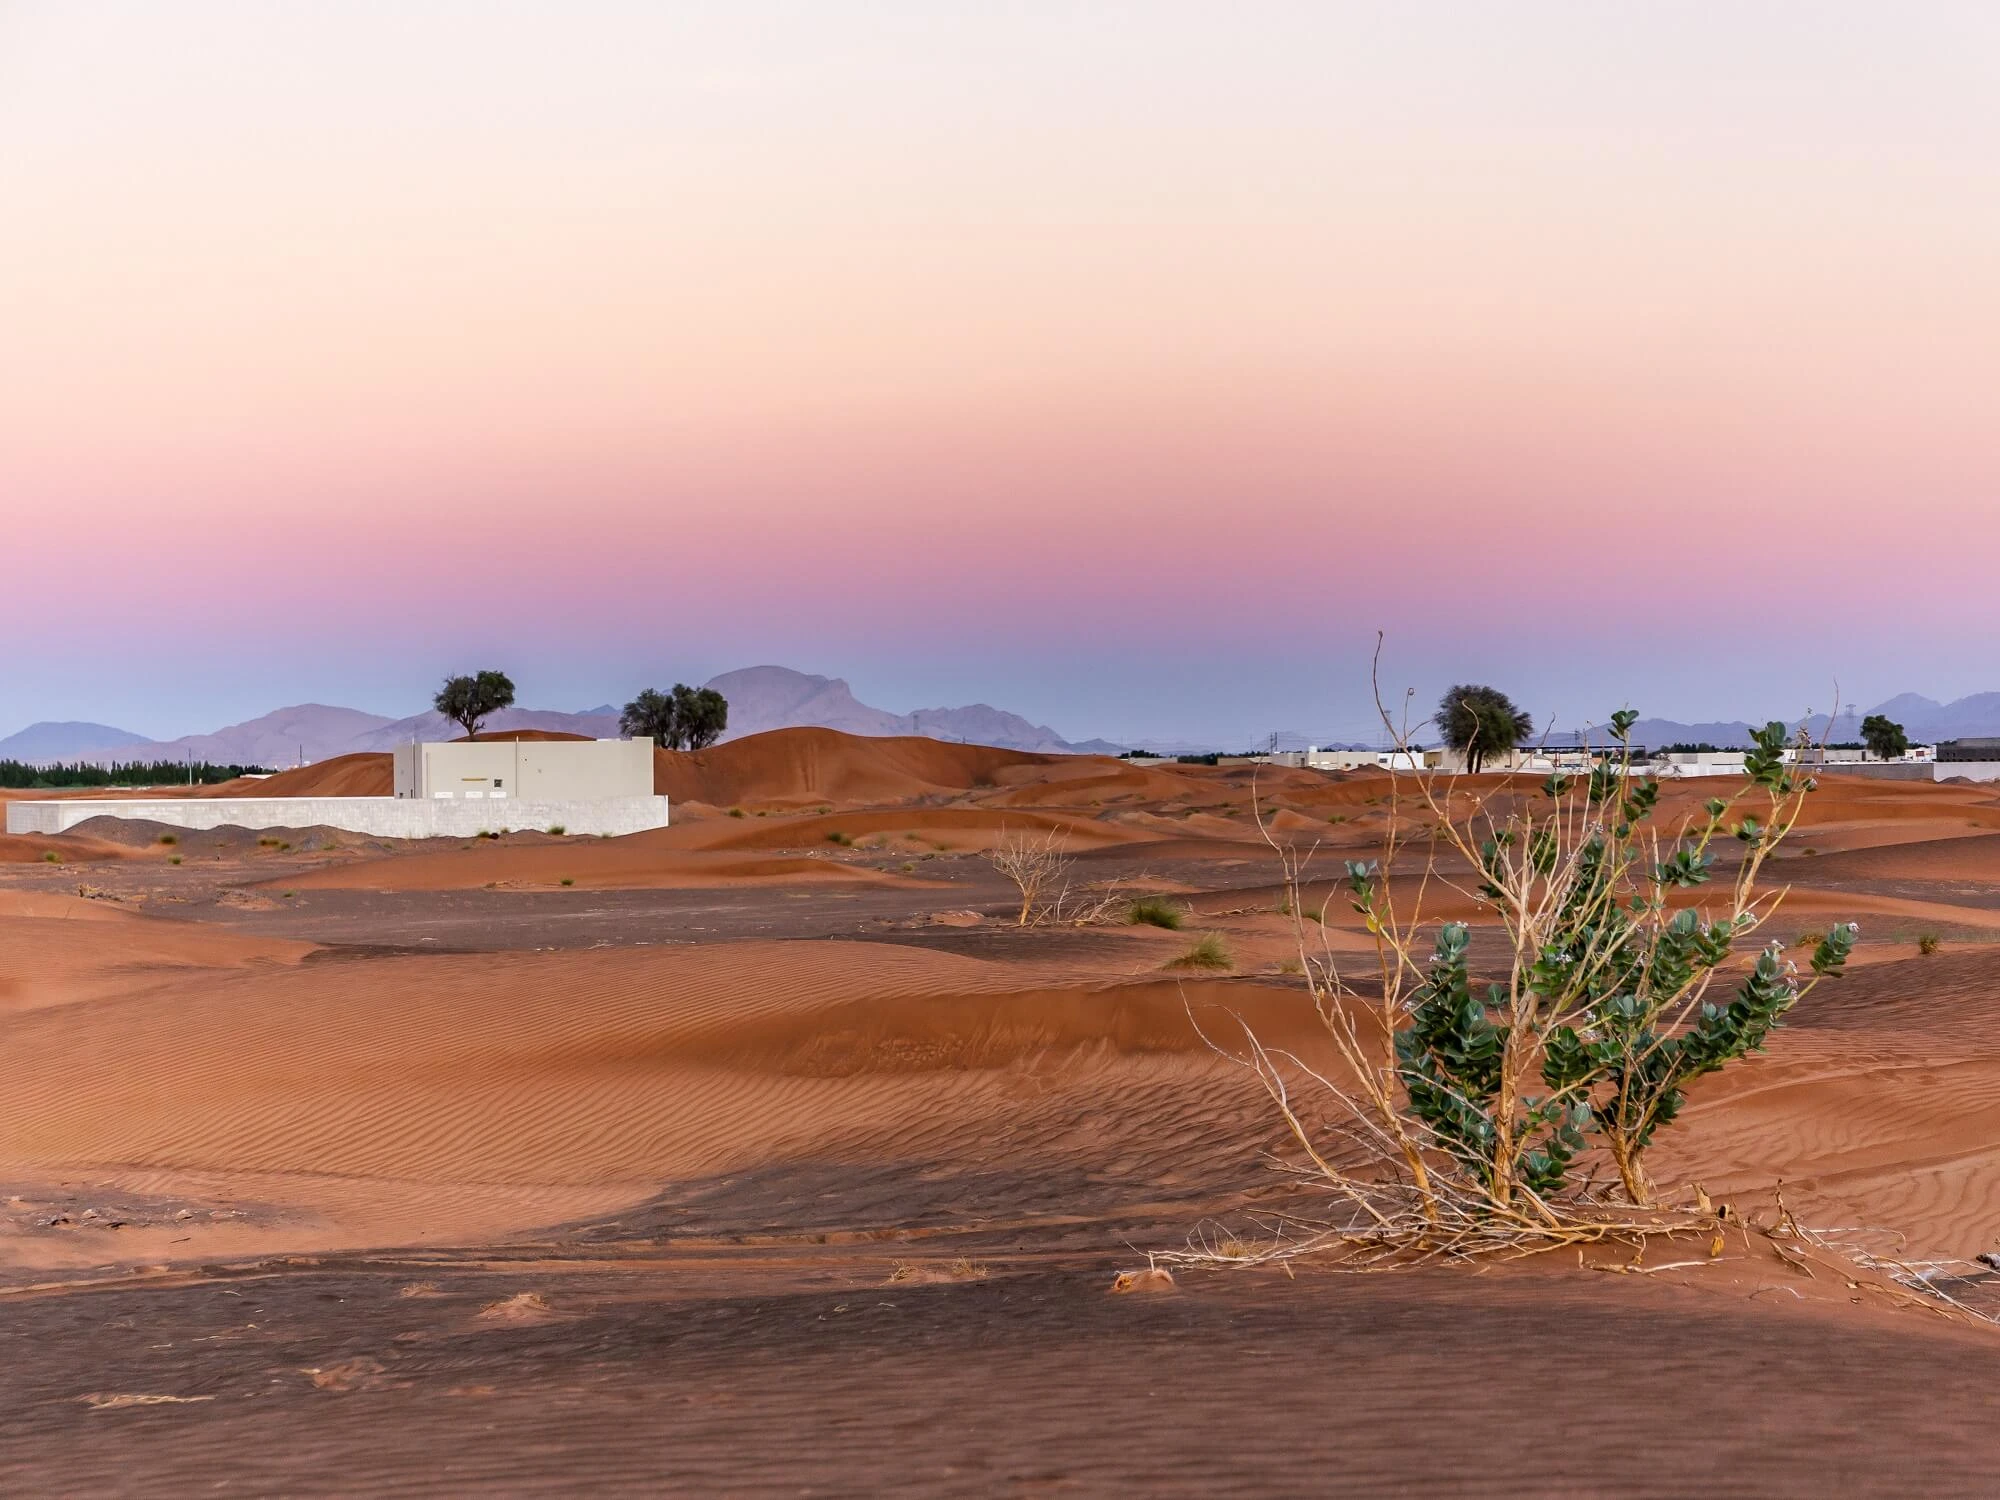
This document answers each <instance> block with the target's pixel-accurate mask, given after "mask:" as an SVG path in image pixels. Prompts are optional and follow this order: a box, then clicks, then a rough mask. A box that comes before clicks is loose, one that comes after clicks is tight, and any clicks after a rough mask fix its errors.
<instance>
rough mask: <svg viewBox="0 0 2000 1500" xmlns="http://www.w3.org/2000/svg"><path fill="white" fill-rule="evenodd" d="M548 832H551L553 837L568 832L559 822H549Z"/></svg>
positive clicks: (558, 836)
mask: <svg viewBox="0 0 2000 1500" xmlns="http://www.w3.org/2000/svg"><path fill="white" fill-rule="evenodd" d="M549 832H550V833H551V834H553V835H554V836H555V837H557V838H561V837H562V836H563V835H564V834H565V833H568V832H569V830H568V829H567V828H565V827H564V826H563V825H562V824H560V823H551V824H549Z"/></svg>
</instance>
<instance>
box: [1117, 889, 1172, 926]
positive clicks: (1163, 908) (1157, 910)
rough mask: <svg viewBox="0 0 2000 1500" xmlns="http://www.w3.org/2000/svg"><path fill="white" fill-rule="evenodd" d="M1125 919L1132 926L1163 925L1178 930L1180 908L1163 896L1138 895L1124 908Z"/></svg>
mask: <svg viewBox="0 0 2000 1500" xmlns="http://www.w3.org/2000/svg"><path fill="white" fill-rule="evenodd" d="M1125 920H1126V921H1127V922H1128V923H1130V924H1131V925H1132V926H1134V927H1141V926H1143V927H1164V928H1166V929H1167V930H1168V931H1169V932H1179V931H1180V927H1181V909H1180V908H1179V907H1178V906H1175V905H1174V904H1173V902H1171V901H1169V900H1167V898H1166V897H1164V896H1140V897H1138V898H1137V899H1136V900H1134V901H1133V903H1132V904H1131V905H1130V906H1128V907H1126V908H1125Z"/></svg>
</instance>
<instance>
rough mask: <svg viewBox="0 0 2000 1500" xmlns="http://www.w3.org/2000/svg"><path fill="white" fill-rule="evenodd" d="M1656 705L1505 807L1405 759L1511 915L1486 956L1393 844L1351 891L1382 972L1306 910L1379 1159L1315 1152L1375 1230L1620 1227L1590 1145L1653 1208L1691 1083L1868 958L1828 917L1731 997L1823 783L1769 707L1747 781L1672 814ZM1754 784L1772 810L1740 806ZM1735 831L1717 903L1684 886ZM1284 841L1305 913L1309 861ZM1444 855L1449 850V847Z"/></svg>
mask: <svg viewBox="0 0 2000 1500" xmlns="http://www.w3.org/2000/svg"><path fill="white" fill-rule="evenodd" d="M1636 718H1637V715H1636V714H1635V713H1633V712H1632V711H1630V710H1623V711H1621V712H1620V713H1618V714H1615V715H1613V716H1612V728H1613V731H1614V734H1615V735H1616V737H1617V743H1618V746H1619V749H1618V750H1617V752H1616V753H1614V754H1613V755H1611V756H1609V757H1608V758H1606V759H1605V760H1603V761H1602V762H1600V763H1599V764H1598V765H1597V766H1596V768H1595V769H1594V770H1592V771H1591V773H1590V774H1589V775H1587V776H1565V775H1556V776H1551V777H1550V778H1549V779H1548V780H1547V781H1546V782H1545V783H1544V784H1543V786H1542V789H1541V795H1540V797H1539V798H1535V797H1532V796H1530V797H1525V798H1520V799H1518V800H1513V801H1510V802H1509V803H1508V804H1506V805H1502V806H1498V807H1495V806H1494V805H1493V804H1491V803H1489V802H1486V801H1484V800H1483V799H1482V798H1481V797H1480V796H1479V795H1478V794H1467V793H1464V792H1457V793H1455V792H1454V785H1455V782H1456V778H1454V777H1438V778H1431V777H1424V776H1413V777H1409V778H1407V779H1406V778H1398V780H1397V782H1396V792H1395V795H1396V797H1397V798H1399V799H1403V798H1411V799H1412V800H1416V801H1419V802H1421V804H1422V808H1421V809H1420V810H1421V811H1427V812H1428V813H1429V815H1430V819H1431V824H1432V827H1431V830H1430V833H1429V837H1430V839H1431V840H1432V843H1433V856H1435V855H1436V854H1437V853H1439V852H1440V850H1441V851H1442V852H1445V853H1449V854H1451V855H1454V856H1456V857H1457V858H1460V859H1462V860H1464V861H1465V862H1466V863H1468V864H1469V865H1470V866H1471V867H1472V870H1473V872H1474V875H1473V880H1474V882H1475V884H1476V890H1477V894H1478V896H1479V897H1480V898H1481V899H1482V901H1483V902H1484V903H1485V904H1486V905H1487V906H1488V907H1489V908H1490V909H1491V910H1492V912H1493V913H1494V918H1495V919H1496V920H1497V923H1498V926H1497V928H1490V929H1488V932H1489V933H1490V937H1489V939H1487V940H1490V941H1492V942H1493V943H1494V944H1495V947H1496V951H1495V952H1493V953H1492V954H1490V955H1488V961H1487V962H1485V963H1480V962H1477V961H1476V958H1475V954H1474V934H1473V931H1472V929H1471V928H1470V927H1468V926H1467V925H1466V924H1465V923H1463V922H1460V921H1448V922H1443V923H1439V922H1437V921H1436V920H1435V919H1426V918H1425V917H1424V915H1423V913H1422V912H1421V911H1420V910H1417V911H1412V910H1410V909H1409V907H1408V905H1407V904H1406V903H1398V902H1396V901H1392V900H1391V898H1390V890H1391V883H1392V879H1393V872H1392V870H1391V869H1390V868H1388V867H1387V866H1388V861H1387V860H1385V862H1384V864H1383V865H1376V864H1369V863H1363V862H1359V861H1350V862H1349V863H1348V865H1347V894H1348V899H1349V901H1350V903H1351V905H1352V906H1353V909H1354V910H1355V912H1356V913H1358V914H1359V915H1360V916H1361V918H1362V919H1363V923H1364V925H1365V927H1366V929H1367V931H1368V932H1369V933H1370V934H1371V935H1372V936H1373V937H1374V938H1375V939H1376V940H1377V944H1378V964H1379V967H1378V969H1377V972H1376V974H1375V976H1374V978H1373V979H1372V980H1371V982H1370V984H1369V985H1368V987H1367V989H1366V990H1365V991H1364V990H1360V989H1357V988H1356V987H1355V986H1353V985H1351V984H1350V983H1349V982H1348V981H1347V980H1346V979H1345V978H1344V977H1343V976H1342V974H1341V972H1340V970H1339V967H1338V964H1337V962H1336V960H1335V956H1334V953H1333V951H1332V950H1331V949H1330V948H1328V947H1325V946H1324V945H1322V949H1321V953H1320V955H1319V956H1316V957H1315V956H1312V955H1311V954H1310V953H1309V950H1308V945H1307V942H1306V936H1305V934H1306V928H1305V925H1304V922H1303V919H1300V920H1299V921H1298V923H1297V934H1298V941H1299V952H1300V956H1301V959H1302V961H1303V962H1304V967H1305V968H1306V970H1307V974H1308V981H1309V985H1310V988H1311V990H1312V993H1313V997H1314V1000H1315V1002H1316V1007H1317V1009H1318V1011H1319V1013H1320V1016H1321V1019H1322V1020H1323V1021H1324V1022H1325V1024H1326V1026H1327V1029H1328V1031H1329V1033H1330V1034H1331V1036H1332V1039H1333V1041H1334V1043H1335V1045H1336V1047H1337V1049H1338V1050H1339V1052H1340V1053H1341V1055H1342V1057H1343V1059H1344V1060H1345V1062H1346V1063H1347V1065H1348V1067H1349V1069H1351V1071H1352V1073H1353V1075H1354V1077H1355V1078H1356V1080H1357V1085H1356V1087H1355V1089H1354V1090H1353V1091H1352V1092H1350V1093H1347V1094H1346V1095H1345V1096H1344V1099H1343V1101H1342V1103H1341V1109H1342V1110H1343V1111H1348V1112H1349V1113H1347V1114H1345V1116H1344V1117H1345V1118H1347V1119H1348V1120H1350V1121H1351V1128H1350V1130H1349V1131H1348V1134H1349V1137H1350V1139H1351V1140H1352V1141H1354V1142H1356V1143H1358V1144H1360V1145H1361V1146H1362V1147H1363V1149H1364V1150H1365V1151H1366V1153H1367V1155H1368V1157H1369V1159H1372V1160H1373V1161H1374V1162H1375V1163H1376V1166H1377V1168H1378V1171H1376V1172H1374V1173H1370V1174H1364V1175H1362V1176H1356V1175H1353V1174H1351V1173H1350V1172H1349V1171H1347V1170H1346V1169H1344V1168H1341V1167H1337V1166H1334V1165H1331V1163H1332V1161H1333V1160H1334V1159H1335V1157H1336V1155H1337V1153H1331V1152H1327V1151H1316V1152H1315V1155H1314V1162H1315V1166H1316V1168H1317V1169H1318V1170H1319V1171H1320V1172H1321V1173H1322V1175H1323V1176H1324V1177H1326V1178H1328V1179H1330V1180H1331V1182H1332V1184H1333V1186H1334V1187H1335V1188H1336V1190H1337V1191H1338V1193H1339V1195H1340V1197H1341V1200H1342V1201H1343V1202H1344V1203H1346V1204H1347V1205H1349V1207H1350V1208H1355V1206H1357V1205H1365V1206H1366V1208H1367V1216H1365V1217H1367V1222H1366V1223H1365V1224H1364V1225H1362V1226H1361V1227H1360V1228H1359V1229H1357V1231H1356V1232H1357V1233H1358V1234H1361V1235H1363V1236H1370V1235H1372V1236H1374V1237H1375V1239H1376V1242H1379V1243H1392V1244H1401V1245H1403V1246H1405V1247H1408V1246H1411V1245H1416V1246H1422V1245H1425V1244H1435V1243H1438V1242H1439V1239H1438V1237H1439V1236H1446V1237H1448V1236H1450V1235H1453V1234H1462V1235H1463V1236H1465V1238H1464V1239H1463V1240H1462V1241H1461V1242H1460V1243H1461V1246H1462V1247H1463V1246H1469V1245H1471V1244H1474V1243H1478V1242H1480V1240H1479V1237H1480V1236H1481V1235H1483V1234H1488V1233H1491V1234H1493V1235H1497V1236H1501V1237H1503V1238H1502V1239H1501V1241H1500V1242H1503V1243H1515V1244H1518V1243H1520V1236H1523V1235H1525V1236H1529V1237H1533V1236H1534V1235H1537V1234H1548V1235H1558V1234H1560V1233H1562V1232H1564V1229H1565V1226H1569V1225H1575V1224H1577V1223H1580V1222H1586V1221H1588V1222H1594V1223H1600V1224H1601V1223H1602V1222H1604V1220H1603V1211H1602V1210H1601V1209H1599V1208H1597V1207H1595V1206H1593V1204H1591V1203H1590V1202H1587V1201H1585V1200H1583V1199H1582V1198H1580V1197H1579V1196H1578V1195H1577V1191H1578V1190H1577V1189H1576V1187H1575V1180H1576V1177H1577V1175H1578V1165H1579V1163H1580V1162H1581V1161H1582V1160H1583V1159H1584V1158H1585V1157H1586V1156H1589V1155H1592V1154H1596V1155H1598V1156H1599V1157H1600V1159H1602V1158H1608V1160H1609V1164H1610V1165H1611V1166H1612V1167H1613V1168H1614V1169H1615V1171H1616V1173H1617V1179H1618V1182H1619V1183H1620V1185H1621V1186H1622V1187H1623V1189H1624V1192H1625V1195H1626V1196H1627V1197H1628V1198H1629V1199H1630V1200H1631V1202H1632V1203H1633V1204H1634V1205H1635V1206H1638V1207H1641V1208H1646V1207H1649V1206H1650V1204H1651V1185H1650V1183H1649V1181H1648V1179H1647V1177H1646V1173H1645V1170H1644V1165H1643V1157H1644V1154H1645V1152H1646V1150H1647V1149H1648V1147H1649V1146H1650V1145H1651V1144H1652V1142H1653V1140H1654V1138H1655V1136H1656V1134H1657V1132H1658V1131H1659V1130H1660V1129H1661V1128H1663V1127H1665V1126H1668V1125H1670V1124H1672V1123H1673V1122H1674V1120H1675V1119H1677V1118H1678V1116H1679V1113H1680V1110H1681V1108H1682V1105H1683V1103H1684V1101H1685V1091H1686V1088H1687V1085H1688V1084H1689V1083H1690V1082H1691V1081H1693V1080H1694V1079H1696V1078H1699V1077H1701V1076H1703V1075H1704V1074H1707V1073H1711V1072H1714V1071H1715V1070H1717V1069H1719V1068H1722V1067H1724V1066H1726V1065H1727V1064H1728V1063H1730V1062H1732V1061H1735V1060H1736V1059H1738V1058H1741V1057H1743V1056H1745V1055H1747V1054H1748V1053H1750V1052H1753V1051H1757V1050H1760V1049H1761V1048H1762V1047H1763V1046H1764V1044H1765V1041H1766V1040H1767V1038H1768V1037H1769V1036H1770V1034H1771V1032H1772V1031H1773V1030H1774V1029H1775V1028H1776V1027H1777V1026H1778V1025H1779V1024H1780V1021H1781V1019H1782V1017H1783V1016H1784V1014H1785V1013H1786V1012H1787V1011H1788V1010H1789V1009H1790V1008H1791V1007H1792V1006H1793V1005H1794V1004H1796V1003H1797V1002H1798V1001H1799V999H1800V998H1801V997H1802V996H1803V995H1805V994H1806V993H1807V992H1809V991H1810V990H1811V989H1812V987H1813V985H1815V984H1816V983H1818V982H1819V980H1820V979H1822V978H1827V977H1832V976H1836V975H1838V974H1840V973H1841V971H1842V969H1843V966H1844V965H1845V963H1846V962H1847V959H1848V957H1849V955H1850V954H1851V953H1852V951H1853V946H1854V941H1855V937H1856V933H1857V929H1856V928H1855V927H1854V925H1853V924H1851V923H1848V924H1841V925H1838V926H1835V927H1833V928H1831V929H1829V930H1827V931H1825V932H1821V933H1812V934H1808V935H1807V936H1808V937H1809V938H1810V939H1811V956H1810V958H1809V960H1808V961H1807V962H1808V967H1809V970H1810V973H1809V975H1808V976H1807V977H1804V978H1802V977H1801V976H1800V975H1799V974H1798V973H1797V972H1796V970H1795V967H1794V965H1793V964H1791V963H1790V962H1788V961H1787V960H1786V958H1785V956H1784V946H1783V945H1782V944H1779V943H1775V942H1772V943H1768V944H1767V945H1766V946H1765V947H1764V949H1763V950H1762V952H1761V953H1760V954H1759V955H1758V956H1757V958H1756V960H1755V961H1754V963H1753V965H1752V967H1751V969H1750V971H1749V973H1748V975H1747V976H1746V977H1744V978H1743V979H1742V980H1741V982H1740V983H1738V984H1737V985H1736V987H1735V989H1734V992H1733V993H1731V994H1728V995H1727V996H1726V997H1722V998H1718V997H1717V996H1715V995H1714V994H1712V990H1714V989H1715V987H1716V981H1717V980H1718V978H1719V976H1720V975H1721V973H1722V971H1723V970H1724V968H1725V966H1726V965H1728V963H1729V961H1730V960H1731V958H1732V956H1733V955H1734V954H1735V952H1736V950H1737V948H1738V945H1739V944H1740V943H1741V942H1742V941H1743V940H1744V939H1746V938H1748V937H1750V936H1751V935H1752V934H1753V933H1754V932H1755V931H1756V930H1757V929H1758V928H1759V927H1760V926H1761V925H1762V924H1763V923H1764V922H1765V921H1766V920H1767V919H1768V918H1769V916H1770V914H1771V909H1772V903H1771V902H1770V901H1769V900H1768V898H1766V899H1762V900H1760V899H1759V898H1758V896H1757V881H1758V876H1759V873H1760V871H1761V869H1762V866H1763V864H1764V862H1765V861H1766V860H1767V859H1769V858H1770V857H1771V855H1772V853H1773V852H1774V851H1775V850H1776V848H1777V847H1778V845H1779V844H1780V843H1781V842H1782V841H1783V839H1784V837H1785V836H1786V834H1788V833H1789V832H1790V831H1791V829H1792V827H1793V825H1794V824H1795V823H1796V821H1797V819H1798V816H1799V813H1800V811H1801V810H1802V807H1803V803H1804V799H1805V797H1806V795H1807V794H1808V793H1809V792H1810V791H1811V790H1812V788H1813V783H1812V782H1811V780H1810V779H1808V778H1806V777H1804V776H1803V775H1800V774H1797V773H1795V772H1794V771H1793V770H1792V769H1791V767H1790V766H1789V765H1788V764H1787V762H1786V760H1785V755H1784V752H1785V750H1786V748H1787V734H1786V730H1785V727H1784V726H1783V725H1782V724H1777V723H1772V724H1769V725H1766V726H1765V727H1764V728H1763V729H1761V730H1758V731H1756V732H1755V735H1754V740H1755V747H1754V748H1753V749H1752V750H1751V751H1750V752H1749V754H1748V755H1747V756H1746V757H1745V771H1746V784H1745V788H1744V790H1743V791H1742V792H1739V793H1738V794H1737V797H1736V798H1734V799H1732V800H1731V801H1729V802H1724V801H1722V800H1720V799H1712V800H1710V801H1709V802H1708V803H1707V804H1706V806H1705V808H1704V809H1703V811H1702V814H1701V815H1700V816H1698V817H1696V816H1690V817H1689V818H1688V819H1687V820H1685V821H1684V822H1683V823H1682V824H1681V825H1680V827H1679V828H1677V829H1675V828H1658V827H1656V825H1655V821H1654V820H1655V815H1656V811H1657V804H1658V801H1659V786H1658V784H1657V783H1656V782H1654V781H1653V780H1651V779H1650V778H1640V777H1637V776H1635V775H1634V773H1633V762H1632V755H1631V750H1630V746H1629V734H1630V730H1631V726H1632V723H1633V722H1634V721H1635V720H1636ZM1406 788H1407V790H1406ZM1455 796H1456V798H1457V800H1456V801H1454V797H1455ZM1745 797H1748V798H1751V799H1752V800H1753V801H1754V802H1755V803H1756V804H1757V812H1758V813H1759V814H1761V816H1755V815H1741V816H1738V815H1737V812H1736V806H1737V802H1738V801H1740V800H1742V799H1743V798H1745ZM1468 808H1470V809H1471V811H1469V812H1468V811H1467V809H1468ZM1730 839H1734V840H1735V841H1736V842H1738V843H1739V844H1741V845H1742V858H1741V860H1740V862H1738V863H1737V864H1736V865H1735V867H1734V868H1733V870H1732V872H1731V875H1730V878H1729V879H1728V880H1727V881H1726V882H1724V883H1723V884H1722V886H1721V889H1719V890H1718V891H1717V892H1716V895H1717V898H1718V899H1717V901H1716V903H1715V905H1714V906H1713V907H1706V906H1698V905H1689V904H1687V897H1688V896H1690V895H1693V894H1694V893H1695V892H1696V891H1697V890H1698V889H1699V888H1701V887H1705V886H1709V885H1710V883H1711V881H1712V879H1713V877H1714V873H1715V870H1714V867H1715V863H1716V847H1715V846H1716V845H1717V844H1718V842H1726V841H1728V840H1730ZM1280 857H1281V858H1282V859H1283V860H1284V861H1285V875H1286V883H1287V887H1288V889H1289V890H1290V891H1291V892H1292V893H1293V898H1294V899H1293V906H1294V909H1295V910H1296V909H1297V907H1298V905H1299V903H1298V901H1297V892H1298V890H1299V888H1300V877H1299V868H1300V860H1299V858H1298V857H1297V856H1295V855H1291V854H1288V853H1286V852H1285V851H1282V850H1281V851H1280ZM1424 863H1425V868H1426V870H1429V869H1432V868H1434V864H1433V858H1432V857H1427V858H1426V860H1425V862H1424ZM1426 950H1428V952H1426ZM1487 974H1491V975H1494V976H1499V977H1495V978H1485V977H1483V976H1484V975H1487ZM1247 1061H1249V1063H1250V1064H1251V1065H1252V1066H1254V1067H1255V1068H1256V1069H1257V1070H1258V1072H1259V1074H1260V1076H1262V1077H1263V1078H1264V1080H1265V1083H1266V1086H1267V1088H1270V1089H1271V1090H1272V1093H1273V1097H1274V1098H1276V1099H1278V1100H1279V1102H1280V1104H1281V1107H1283V1108H1285V1109H1286V1113H1287V1118H1288V1120H1290V1121H1291V1123H1292V1124H1293V1126H1294V1129H1295V1130H1296V1131H1301V1132H1303V1130H1304V1127H1303V1126H1302V1125H1301V1124H1300V1122H1299V1117H1298V1115H1297V1114H1296V1112H1295V1111H1294V1110H1293V1109H1292V1108H1291V1106H1290V1105H1288V1104H1286V1103H1285V1100H1286V1098H1287V1097H1288V1096H1287V1094H1286V1091H1285V1086H1284V1084H1283V1081H1282V1080H1283V1075H1282V1074H1281V1073H1280V1072H1279V1064H1278V1063H1277V1062H1275V1061H1274V1060H1273V1059H1272V1058H1271V1056H1270V1054H1268V1053H1265V1052H1264V1051H1262V1049H1253V1052H1252V1054H1251V1056H1250V1058H1249V1059H1247ZM1301 1138H1302V1139H1304V1138H1305V1137H1304V1136H1303V1135H1302V1136H1301ZM1627 1227H1628V1230H1629V1229H1630V1226H1627ZM1631 1232H1641V1231H1631ZM1399 1237H1400V1238H1399ZM1508 1237H1511V1238H1508ZM1493 1242H1494V1241H1492V1240H1488V1241H1485V1243H1493Z"/></svg>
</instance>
